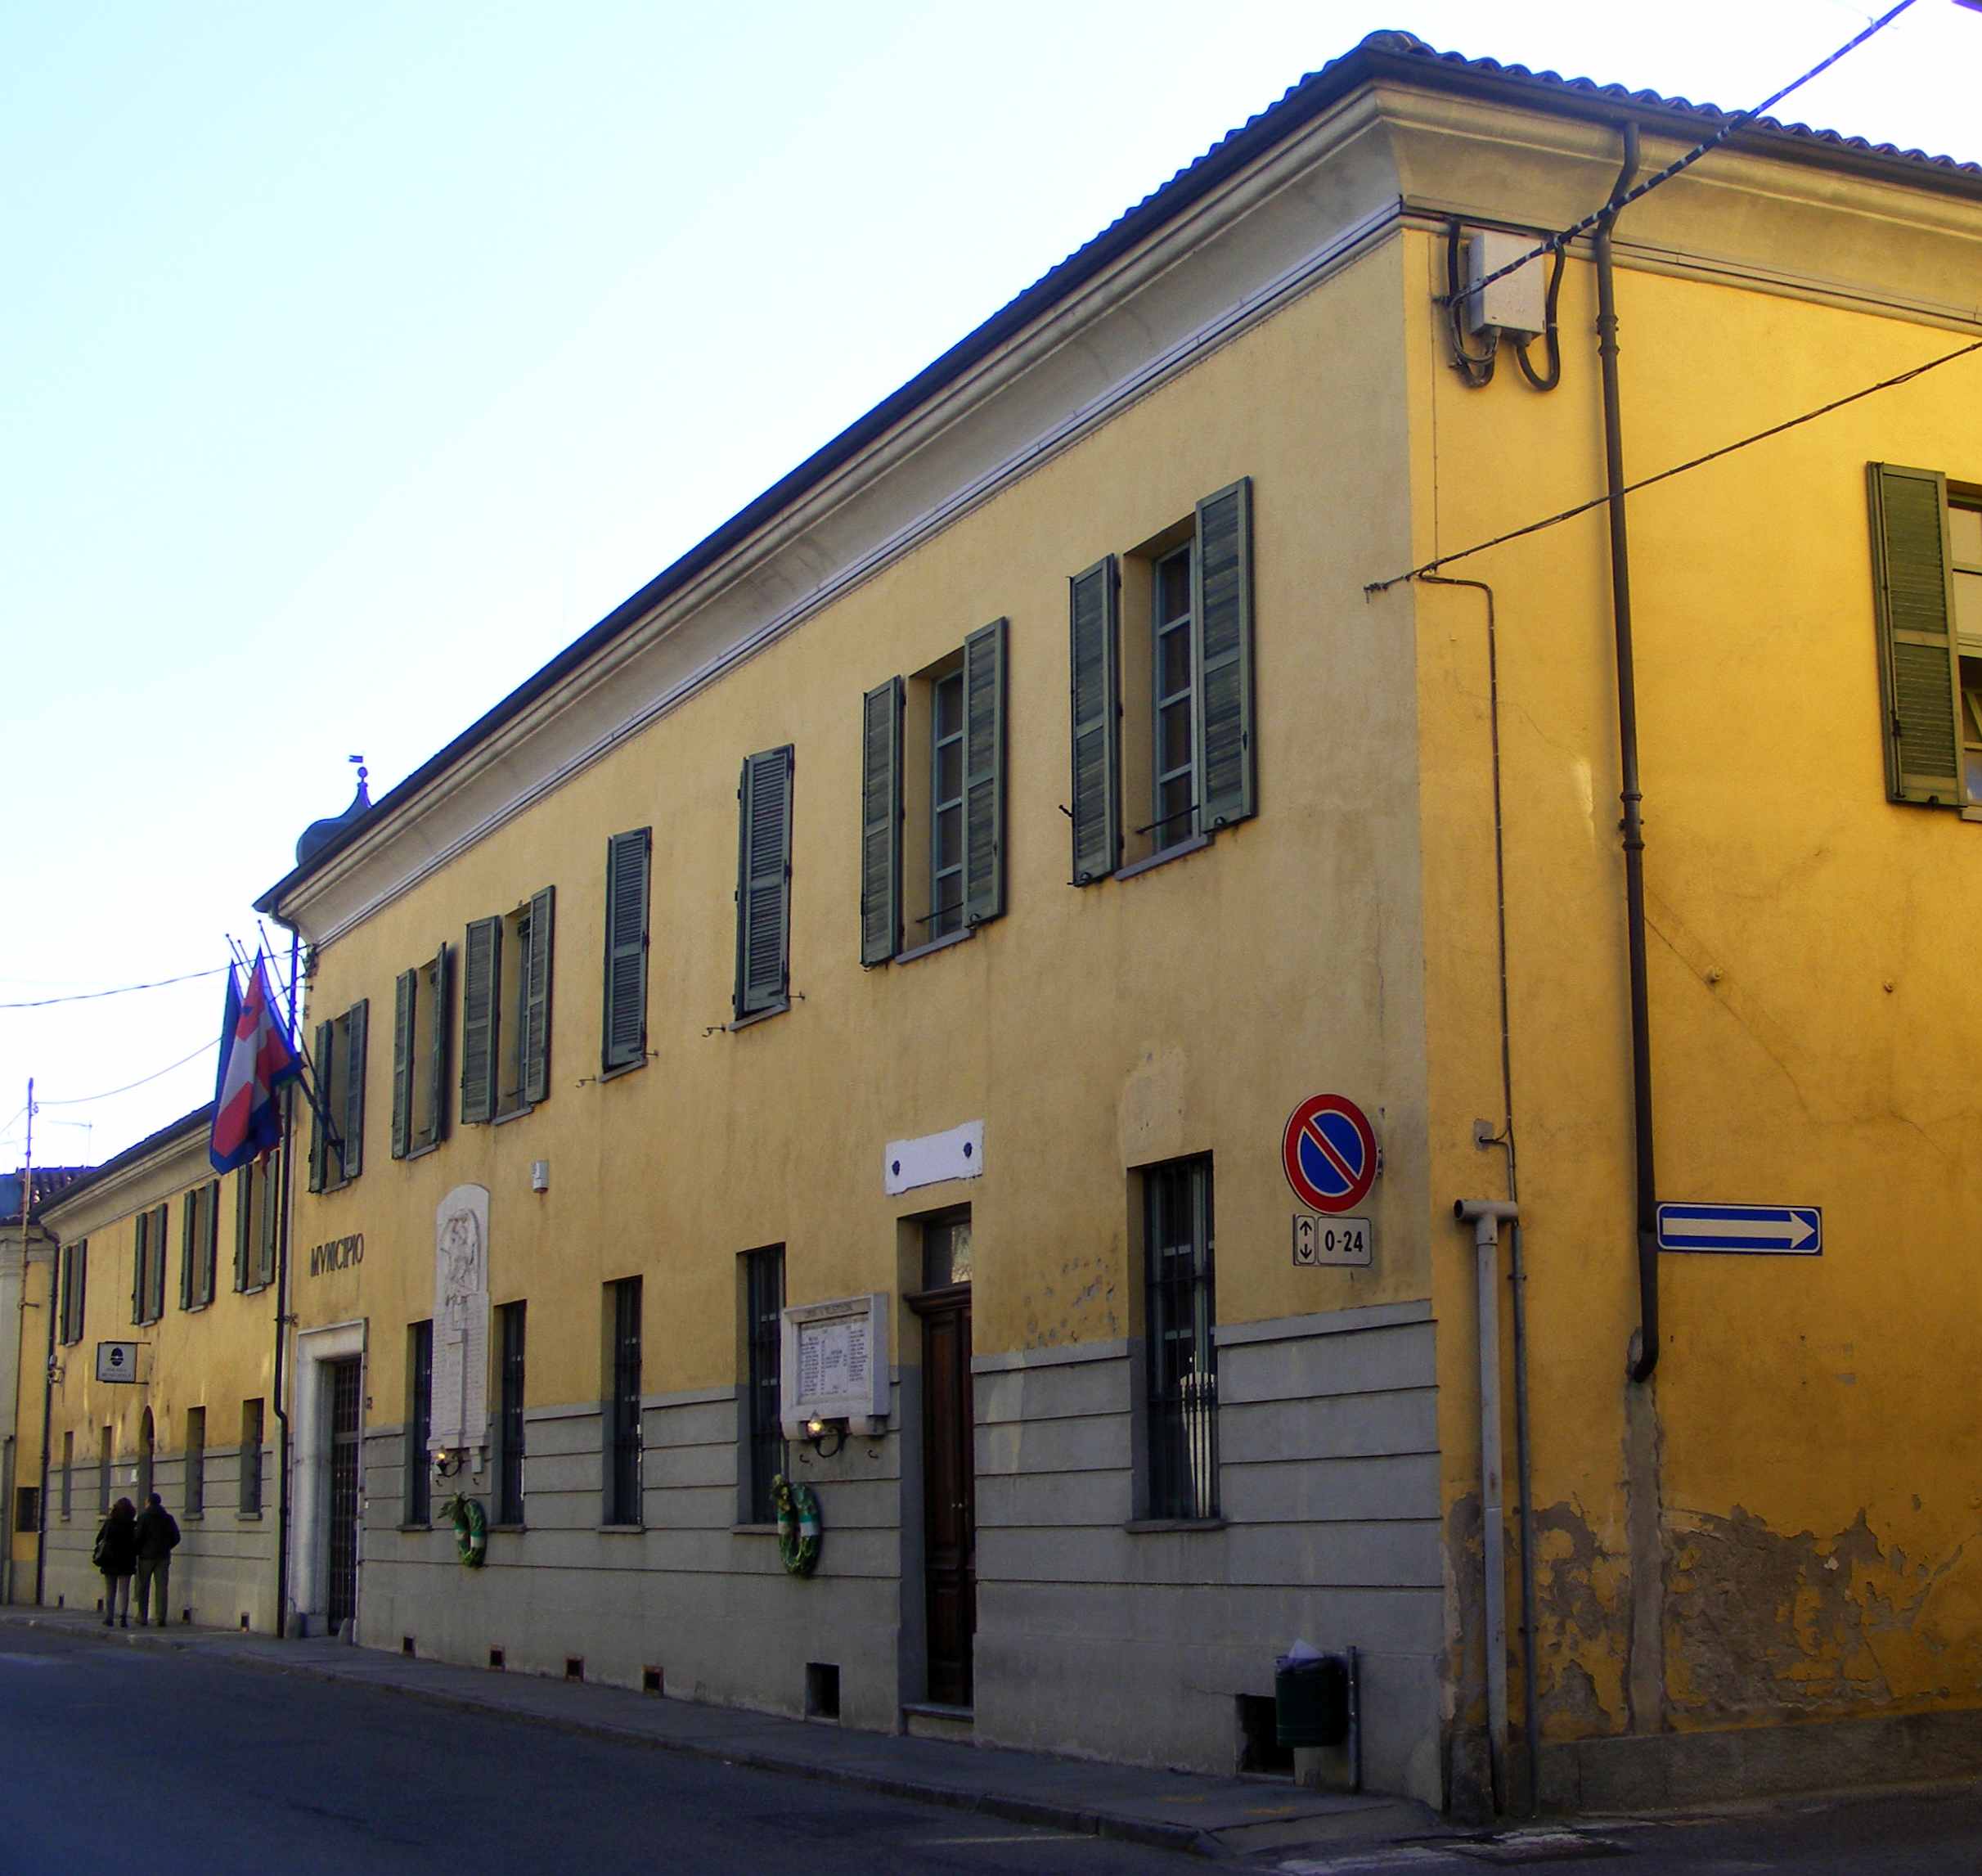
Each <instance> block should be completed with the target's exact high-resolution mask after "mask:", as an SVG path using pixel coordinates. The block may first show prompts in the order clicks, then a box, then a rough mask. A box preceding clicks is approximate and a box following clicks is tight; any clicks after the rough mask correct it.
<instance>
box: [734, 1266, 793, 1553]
mask: <svg viewBox="0 0 1982 1876" xmlns="http://www.w3.org/2000/svg"><path fill="white" fill-rule="evenodd" d="M744 1308H745V1311H747V1321H748V1333H749V1348H750V1379H749V1388H750V1451H749V1465H750V1477H749V1487H750V1500H749V1517H748V1522H749V1523H753V1524H768V1523H771V1522H772V1521H773V1520H774V1519H775V1518H776V1516H777V1506H776V1505H775V1503H774V1501H773V1500H772V1497H771V1480H772V1479H774V1478H776V1477H777V1475H778V1474H779V1473H781V1472H782V1471H784V1464H785V1455H784V1427H783V1424H782V1420H781V1418H780V1411H779V1409H780V1401H779V1392H780V1383H781V1380H782V1370H781V1362H782V1360H783V1347H782V1344H781V1334H782V1329H783V1320H784V1246H783V1245H781V1244H779V1245H773V1246H771V1248H768V1249H766V1250H761V1251H750V1252H748V1253H745V1255H744Z"/></svg>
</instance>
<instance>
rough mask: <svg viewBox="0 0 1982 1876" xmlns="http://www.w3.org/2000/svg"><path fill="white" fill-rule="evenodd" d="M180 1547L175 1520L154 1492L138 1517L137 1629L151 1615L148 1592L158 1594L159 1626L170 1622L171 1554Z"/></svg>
mask: <svg viewBox="0 0 1982 1876" xmlns="http://www.w3.org/2000/svg"><path fill="white" fill-rule="evenodd" d="M178 1547H179V1527H178V1521H177V1520H176V1519H175V1518H173V1515H172V1514H171V1513H170V1512H169V1511H168V1510H167V1509H165V1501H164V1500H163V1499H162V1498H160V1496H159V1495H158V1494H157V1493H156V1492H153V1493H152V1495H151V1503H150V1504H149V1505H146V1507H145V1508H144V1509H143V1510H142V1511H141V1512H139V1513H138V1514H137V1626H139V1627H140V1628H142V1627H143V1626H145V1624H146V1622H147V1621H148V1620H149V1619H150V1617H151V1592H152V1590H154V1589H156V1590H157V1591H158V1598H159V1626H160V1628H163V1627H164V1626H165V1624H166V1622H167V1621H168V1620H169V1617H168V1616H167V1613H166V1612H167V1610H168V1609H169V1608H170V1607H171V1606H172V1605H171V1604H170V1602H169V1600H168V1598H169V1596H170V1595H171V1591H172V1554H173V1551H174V1550H178Z"/></svg>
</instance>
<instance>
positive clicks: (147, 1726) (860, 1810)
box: [0, 1627, 1982, 1876]
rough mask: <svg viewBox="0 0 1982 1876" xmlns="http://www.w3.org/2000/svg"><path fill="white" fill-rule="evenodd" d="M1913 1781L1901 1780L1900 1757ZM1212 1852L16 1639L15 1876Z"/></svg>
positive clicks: (1683, 1842)
mask: <svg viewBox="0 0 1982 1876" xmlns="http://www.w3.org/2000/svg"><path fill="white" fill-rule="evenodd" d="M1895 1772H1896V1775H1903V1768H1895ZM1558 1865H1560V1866H1562V1867H1563V1868H1565V1869H1571V1868H1573V1869H1589V1870H1590V1872H1591V1876H1598V1872H1601V1871H1608V1870H1614V1871H1615V1872H1616V1876H1777V1873H1781V1876H1792V1873H1793V1876H1971V1873H1973V1876H1982V1788H1973V1789H1970V1790H1967V1791H1964V1792H1962V1793H1954V1794H1946V1793H1939V1794H1934V1795H1928V1794H1924V1793H1908V1794H1900V1795H1895V1796H1890V1797H1881V1798H1873V1799H1864V1800H1857V1801H1851V1802H1837V1803H1831V1804H1816V1803H1805V1804H1791V1805H1784V1806H1776V1807H1773V1808H1771V1809H1769V1810H1766V1811H1756V1812H1755V1814H1753V1815H1745V1816H1732V1817H1719V1818H1705V1819H1693V1820H1685V1821H1683V1822H1674V1821H1670V1820H1667V1821H1661V1822H1656V1823H1646V1824H1591V1825H1587V1826H1584V1827H1582V1828H1581V1829H1578V1830H1575V1831H1569V1830H1566V1829H1562V1827H1559V1826H1557V1827H1550V1828H1546V1829H1543V1830H1541V1831H1539V1832H1534V1833H1529V1832H1523V1831H1518V1830H1517V1831H1514V1832H1511V1833H1503V1835H1502V1836H1501V1837H1500V1838H1499V1839H1498V1840H1497V1841H1469V1842H1468V1841H1453V1840H1448V1841H1445V1842H1436V1843H1431V1842H1419V1843H1413V1844H1398V1845H1363V1846H1356V1847H1352V1846H1350V1845H1346V1844H1345V1845H1342V1846H1341V1847H1337V1848H1333V1849H1328V1850H1324V1849H1320V1848H1313V1849H1309V1850H1305V1851H1303V1850H1282V1851H1272V1852H1267V1853H1264V1854H1261V1855H1259V1856H1255V1857H1252V1858H1249V1859H1247V1860H1246V1862H1245V1863H1243V1864H1241V1865H1232V1867H1235V1868H1238V1869H1250V1870H1252V1871H1253V1872H1265V1871H1274V1872H1276V1873H1279V1876H1478V1873H1479V1872H1481V1870H1483V1869H1494V1868H1501V1869H1536V1870H1540V1869H1553V1868H1556V1867H1557V1866H1558ZM1216 1867H1217V1866H1216V1865H1214V1864H1212V1863H1211V1862H1208V1861H1207V1860H1202V1859H1200V1858H1196V1857H1190V1856H1176V1855H1171V1854H1169V1853H1166V1852H1164V1851H1154V1850H1148V1849H1144V1848H1141V1847H1137V1846H1134V1845H1127V1844H1121V1843H1114V1842H1103V1841H1099V1840H1097V1839H1095V1838H1090V1837H1087V1836H1085V1835H1075V1834H1067V1833H1062V1832H1058V1831H1054V1830H1050V1829H1030V1828H1028V1827H1027V1826H1026V1825H1023V1824H1013V1823H1009V1822H1006V1821H1004V1820H1000V1819H995V1818H987V1817H979V1816H977V1815H973V1814H972V1813H969V1812H967V1811H950V1810H944V1809H940V1808H937V1807H933V1806H924V1805H919V1804H914V1803H910V1802H904V1801H898V1800H894V1799H890V1798H886V1797H879V1796H877V1795H875V1794H874V1793H869V1792H858V1791H848V1790H845V1789H843V1788H840V1787H837V1786H834V1785H832V1784H826V1783H823V1782H820V1781H816V1780H811V1779H798V1778H791V1777H786V1776H783V1775H779V1774H776V1773H771V1772H760V1771H754V1770H749V1769H747V1768H744V1767H741V1766H729V1765H723V1764H721V1763H718V1762H715V1761H710V1760H707V1759H702V1758H699V1757H691V1756H689V1755H686V1754H681V1753H675V1752H666V1751H660V1750H656V1749H654V1748H650V1747H645V1746H640V1745H633V1744H626V1745H622V1744H617V1743H613V1742H610V1741H608V1740H603V1739H592V1738H589V1737H587V1736H585V1735H582V1734H574V1733H570V1732H566V1731H564V1730H561V1729H560V1728H557V1727H555V1726H549V1725H542V1724H541V1723H539V1722H537V1721H528V1720H522V1719H513V1718H509V1717H506V1716H501V1715H497V1714H479V1713H470V1712H461V1711H458V1710H456V1709H453V1708H450V1707H439V1706H435V1705H433V1704H430V1703H426V1702H424V1701H421V1700H418V1699H414V1698H408V1697H407V1696H406V1695H404V1694H397V1693H393V1692H389V1691H386V1690H383V1689H377V1688H372V1687H365V1686H356V1685H339V1684H336V1683H334V1682H330V1681H326V1680H319V1679H317V1678H315V1677H313V1676H304V1675H292V1674H283V1673H277V1672H272V1671H268V1670H267V1669H263V1668H258V1667H252V1666H247V1665H243V1664H242V1663H240V1662H227V1661H218V1660H213V1659H204V1660H203V1659H201V1658H200V1657H199V1656H198V1655H197V1654H196V1653H191V1652H186V1651H181V1650H177V1649H153V1648H127V1647H119V1646H115V1645H111V1646H106V1645H103V1644H99V1643H97V1641H95V1640H93V1639H91V1638H88V1637H87V1636H86V1637H78V1636H75V1635H65V1634H61V1633H59V1632H51V1631H41V1630H35V1629H29V1628H26V1627H9V1628H8V1629H7V1630H5V1631H0V1876H100V1873H101V1876H132V1873H133V1872H142V1876H178V1873H180V1872H186V1873H187V1876H233V1873H235V1872H237V1871H240V1872H246V1871H250V1870H252V1871H254V1872H255V1873H256V1876H263V1873H264V1872H267V1871H278V1872H281V1876H317V1873H319V1872H323V1873H335V1876H374V1873H376V1876H397V1873H398V1872H402V1871H409V1872H410V1871H419V1872H421V1873H422V1876H431V1873H434V1872H444V1873H445V1876H506V1873H508V1872H512V1871H515V1872H529V1873H530V1876H563V1873H564V1872H567V1871H573V1872H580V1871H582V1872H583V1873H584V1876H615V1873H617V1872H618V1871H622V1870H625V1871H640V1872H642V1873H643V1876H644V1873H646V1872H649V1871H663V1872H668V1873H670V1876H672V1873H676V1872H680V1873H682V1876H689V1873H699V1872H703V1871H709V1872H721V1873H724V1876H727V1873H729V1872H734V1871H752V1872H755V1871H764V1872H767V1873H770V1876H787V1873H790V1876H854V1873H856V1872H857V1873H858V1876H890V1873H892V1872H897V1871H900V1872H903V1873H905V1876H922V1873H933V1872H943V1873H945V1876H1000V1873H1003V1872H1011V1873H1013V1876H1031V1873H1036V1872H1065V1873H1066V1876H1127V1873H1130V1872H1135V1873H1137V1876H1184V1873H1186V1872H1192V1871H1195V1872H1198V1876H1207V1873H1208V1872H1210V1871H1211V1870H1212V1869H1215V1868H1216Z"/></svg>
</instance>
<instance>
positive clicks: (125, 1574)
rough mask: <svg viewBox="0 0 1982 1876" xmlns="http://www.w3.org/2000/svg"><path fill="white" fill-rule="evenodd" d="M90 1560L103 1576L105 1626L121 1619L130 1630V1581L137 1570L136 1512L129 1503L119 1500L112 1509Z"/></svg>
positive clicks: (98, 1535)
mask: <svg viewBox="0 0 1982 1876" xmlns="http://www.w3.org/2000/svg"><path fill="white" fill-rule="evenodd" d="M91 1560H92V1562H93V1563H95V1564H96V1566H97V1568H98V1569H99V1570H101V1572H103V1626H105V1627H106V1628H108V1627H109V1626H110V1624H111V1623H112V1622H115V1621H116V1620H118V1619H119V1617H120V1616H121V1617H122V1619H123V1622H124V1626H125V1627H126V1628H128V1627H129V1626H131V1577H132V1575H133V1572H135V1571H136V1570H137V1508H136V1507H135V1506H134V1505H133V1504H132V1503H131V1501H130V1500H129V1499H128V1498H120V1499H119V1500H117V1502H116V1503H115V1505H112V1506H111V1507H110V1516H109V1517H107V1518H105V1519H104V1521H103V1528H102V1529H101V1530H100V1531H99V1532H97V1547H96V1549H95V1550H93V1551H92V1553H91ZM119 1604H121V1605H122V1607H121V1608H119Z"/></svg>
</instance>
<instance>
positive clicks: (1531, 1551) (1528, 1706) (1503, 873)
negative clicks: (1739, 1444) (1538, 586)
mask: <svg viewBox="0 0 1982 1876" xmlns="http://www.w3.org/2000/svg"><path fill="white" fill-rule="evenodd" d="M1419 578H1422V580H1423V581H1424V583H1426V584H1427V586H1436V587H1471V588H1472V590H1473V591H1474V592H1477V593H1479V594H1480V595H1481V596H1482V597H1483V598H1484V599H1485V601H1486V703H1487V727H1488V732H1489V738H1490V746H1491V749H1492V754H1493V781H1494V930H1495V933H1496V935H1497V938H1498V942H1499V960H1500V1099H1501V1103H1502V1107H1501V1112H1502V1115H1503V1119H1502V1121H1501V1127H1500V1136H1499V1139H1498V1140H1489V1139H1485V1138H1482V1139H1481V1140H1480V1143H1479V1144H1480V1145H1481V1146H1499V1148H1500V1149H1501V1150H1502V1151H1503V1152H1504V1153H1505V1154H1506V1155H1507V1195H1508V1203H1509V1204H1517V1203H1519V1201H1520V1198H1521V1182H1520V1180H1519V1177H1518V1176H1517V1169H1516V1165H1515V1157H1514V1059H1513V1025H1512V1019H1511V1018H1510V1016H1509V1014H1508V956H1507V826H1506V816H1505V812H1504V810H1503V803H1502V799H1501V790H1500V646H1499V619H1498V616H1497V614H1496V612H1495V609H1494V589H1493V588H1492V587H1490V586H1489V585H1488V584H1487V583H1486V582H1485V580H1469V579H1453V578H1448V577H1447V576H1446V575H1445V574H1421V575H1420V576H1419ZM1508 1241H1509V1269H1508V1282H1509V1284H1511V1285H1512V1291H1513V1304H1514V1469H1515V1487H1514V1489H1515V1491H1517V1494H1518V1495H1519V1496H1520V1501H1521V1503H1520V1518H1521V1737H1522V1740H1523V1743H1524V1744H1525V1745H1526V1755H1527V1764H1526V1767H1525V1768H1524V1770H1525V1774H1526V1775H1525V1777H1524V1779H1523V1780H1522V1782H1523V1784H1525V1785H1526V1805H1525V1806H1524V1808H1525V1810H1526V1813H1527V1815H1529V1816H1530V1817H1533V1816H1534V1815H1535V1813H1536V1811H1538V1810H1539V1808H1540V1802H1541V1785H1540V1780H1541V1713H1540V1704H1539V1703H1540V1694H1539V1689H1538V1687H1537V1684H1536V1666H1537V1664H1536V1660H1535V1650H1536V1647H1537V1640H1536V1635H1537V1631H1536V1628H1535V1487H1534V1469H1533V1450H1534V1449H1533V1445H1532V1442H1531V1441H1530V1436H1529V1423H1528V1308H1527V1301H1528V1298H1527V1287H1528V1271H1527V1263H1526V1258H1525V1257H1524V1256H1523V1254H1522V1244H1521V1221H1520V1219H1519V1217H1516V1218H1515V1220H1514V1221H1513V1223H1512V1226H1510V1228H1509V1230H1508Z"/></svg>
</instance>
